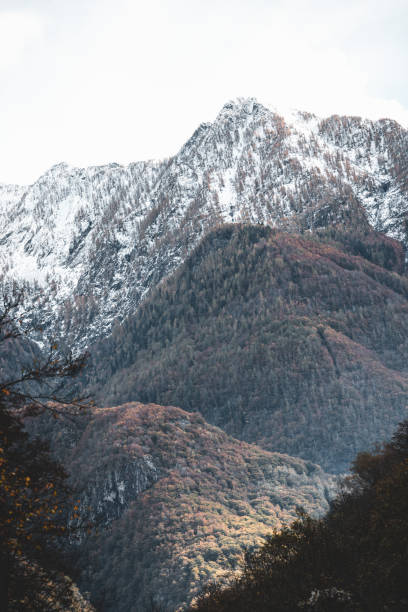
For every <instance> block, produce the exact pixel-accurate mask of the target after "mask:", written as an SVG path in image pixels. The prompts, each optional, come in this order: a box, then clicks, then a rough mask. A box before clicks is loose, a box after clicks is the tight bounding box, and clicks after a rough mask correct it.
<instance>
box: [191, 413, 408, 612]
mask: <svg viewBox="0 0 408 612" xmlns="http://www.w3.org/2000/svg"><path fill="white" fill-rule="evenodd" d="M407 487H408V421H406V422H405V423H403V424H402V425H401V426H400V427H399V429H398V431H397V432H396V434H395V436H394V437H393V439H392V441H391V442H390V443H388V444H387V445H386V446H385V448H383V449H381V450H380V451H378V450H377V452H376V453H375V454H373V455H372V454H369V453H362V454H361V455H360V456H359V457H357V459H356V461H355V462H354V465H353V476H352V477H351V478H349V479H348V480H347V481H346V483H345V485H344V486H343V488H342V491H341V493H340V494H339V495H338V497H337V498H336V499H335V500H334V502H333V504H332V506H331V509H330V511H329V512H328V514H327V515H326V516H325V517H323V518H321V519H319V520H310V519H308V518H304V520H302V521H297V522H296V523H295V524H294V525H292V526H291V528H290V529H287V528H286V529H284V530H283V531H282V532H281V533H277V534H274V536H273V537H270V538H268V541H267V542H266V543H265V544H264V545H263V546H262V547H261V548H260V549H259V550H257V551H254V552H253V554H251V555H248V557H247V559H246V562H245V565H244V567H243V571H242V573H241V575H240V576H239V577H238V578H237V579H235V580H231V583H230V585H229V588H225V589H223V588H222V586H221V587H220V586H218V587H213V588H211V589H209V592H207V593H206V594H203V595H202V596H201V597H200V598H199V601H198V602H197V603H196V605H193V606H192V608H191V610H190V612H192V611H193V610H194V611H195V612H248V611H249V610H251V611H254V612H255V611H256V612H271V610H273V612H294V610H304V611H305V612H384V611H385V610H392V611H393V612H405V611H406V610H407V609H408V583H407V547H408V495H407Z"/></svg>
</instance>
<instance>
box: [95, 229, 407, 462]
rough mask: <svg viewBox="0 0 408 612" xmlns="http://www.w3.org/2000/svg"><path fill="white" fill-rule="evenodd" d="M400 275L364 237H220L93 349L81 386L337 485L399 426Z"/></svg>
mask: <svg viewBox="0 0 408 612" xmlns="http://www.w3.org/2000/svg"><path fill="white" fill-rule="evenodd" d="M404 265H405V264H404V251H403V248H402V246H401V244H400V243H399V242H397V241H395V240H392V239H390V238H388V237H386V236H383V235H381V234H378V233H375V232H372V231H369V232H354V233H352V232H351V231H347V232H344V231H343V230H341V231H340V230H334V229H332V230H324V231H323V230H322V231H320V232H317V233H314V234H312V235H304V236H299V235H296V234H288V233H285V232H280V231H277V230H274V229H271V228H269V227H266V226H260V225H256V226H253V225H252V226H251V225H243V224H232V225H227V226H222V227H220V228H218V229H217V230H214V231H213V232H211V233H209V234H208V235H207V236H206V238H204V239H203V241H202V242H201V243H200V244H199V245H198V247H197V248H196V249H195V250H194V251H193V253H192V254H191V255H190V256H189V257H188V258H187V260H186V262H185V263H184V264H183V265H182V266H181V267H180V268H179V270H178V271H177V272H176V273H175V274H174V275H173V276H171V277H169V278H168V279H167V281H166V282H164V283H162V284H161V285H160V286H159V287H158V288H157V289H156V290H154V291H152V292H151V294H150V296H149V298H147V299H146V300H145V301H144V303H143V304H142V305H141V306H140V308H139V309H138V310H137V312H136V313H135V314H134V315H131V316H129V317H128V318H127V319H125V320H124V321H123V323H122V324H121V325H119V324H118V325H116V326H115V327H114V330H113V333H112V334H111V335H110V336H108V337H107V338H105V339H103V340H101V341H100V342H99V343H97V344H95V345H94V346H93V349H92V359H93V363H94V366H93V368H90V370H89V371H90V374H89V377H88V381H87V383H85V385H87V390H88V391H90V392H91V394H92V395H95V397H96V398H97V401H99V402H102V403H104V404H111V405H112V404H113V405H115V404H118V403H122V402H125V401H129V400H131V399H134V398H138V399H139V400H140V401H145V402H156V403H161V404H169V403H170V404H173V405H177V406H180V407H181V408H183V409H184V410H190V411H197V410H198V411H199V412H200V413H201V414H202V415H203V416H204V417H205V419H206V420H207V421H209V422H210V423H212V424H214V425H217V426H218V427H221V428H222V429H224V430H225V431H227V432H228V433H229V434H231V435H233V436H234V437H237V438H240V439H243V440H246V441H248V442H254V443H256V444H258V445H260V446H262V447H263V448H266V449H269V450H274V451H279V452H284V453H288V454H290V455H294V456H300V457H303V458H304V459H308V460H311V461H315V462H316V463H319V464H320V465H322V466H323V467H324V469H326V470H329V471H334V472H342V471H344V470H347V469H348V467H349V464H350V462H351V461H352V459H353V457H354V456H355V454H356V453H357V452H358V451H360V450H363V449H365V448H369V447H370V446H371V445H373V444H375V443H376V442H379V441H381V440H384V439H386V438H387V437H389V436H390V435H391V433H392V431H393V430H394V428H395V427H396V425H397V424H398V423H399V422H400V421H401V420H402V419H404V418H406V417H407V405H408V375H407V365H406V364H407V359H408V345H407V337H408V279H407V278H406V277H405V276H404V275H402V274H401V272H402V270H403V269H404Z"/></svg>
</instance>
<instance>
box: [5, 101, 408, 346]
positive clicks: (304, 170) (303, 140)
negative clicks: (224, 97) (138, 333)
mask: <svg viewBox="0 0 408 612" xmlns="http://www.w3.org/2000/svg"><path fill="white" fill-rule="evenodd" d="M407 194H408V132H407V131H406V130H404V129H403V128H401V127H400V126H399V125H398V124H397V123H395V122H394V121H391V120H385V119H384V120H380V121H375V122H373V121H368V120H362V119H360V118H357V117H338V116H333V117H330V118H328V119H323V120H321V119H319V118H317V117H316V116H314V115H311V114H308V113H301V112H294V113H291V114H286V115H285V117H283V116H281V115H279V114H278V113H277V112H272V111H270V110H268V109H266V108H265V107H263V106H262V105H260V104H259V103H257V102H256V101H255V100H252V99H248V100H238V101H236V102H230V103H228V104H226V105H225V106H224V107H223V109H222V110H221V112H220V113H219V115H218V117H217V118H216V120H215V121H214V123H206V124H202V125H201V126H200V127H199V128H198V129H197V130H196V131H195V133H194V134H193V136H192V137H191V138H190V140H189V141H188V142H187V143H186V144H185V145H184V146H183V148H182V149H181V150H180V151H179V153H178V154H177V155H175V156H174V157H173V158H170V159H169V160H165V161H163V162H139V163H134V164H130V165H129V166H126V167H123V166H119V165H118V164H109V165H107V166H101V167H91V168H87V169H79V168H72V167H70V166H68V165H67V164H59V165H57V166H54V167H53V168H51V169H50V170H49V171H48V172H46V173H45V174H44V175H43V176H42V177H41V178H40V179H39V180H38V181H37V182H36V183H34V184H33V185H31V186H29V187H26V188H23V187H18V186H4V185H3V186H2V185H0V209H1V210H0V273H1V274H2V278H3V282H5V283H6V285H8V286H12V284H13V283H17V284H18V286H24V287H25V288H26V293H27V295H28V296H30V299H31V306H30V307H31V308H32V312H33V313H39V312H42V313H43V314H42V315H41V316H42V318H41V321H40V322H41V324H42V325H43V326H44V327H45V329H46V330H47V332H48V333H50V334H52V335H53V336H54V337H66V338H67V339H68V341H69V343H71V344H72V343H73V344H74V346H76V347H77V348H84V347H85V346H87V345H89V344H90V343H91V342H92V340H93V339H95V338H97V337H98V336H100V335H102V334H106V333H107V332H108V331H109V329H110V328H111V326H112V324H113V323H114V321H115V320H116V319H119V320H120V319H121V318H122V317H123V316H125V315H126V314H127V313H128V312H130V311H132V310H134V309H135V307H136V306H137V304H138V303H139V302H140V300H141V299H142V297H143V296H144V295H145V294H146V292H147V291H148V290H149V289H150V288H151V287H153V286H155V285H156V284H157V283H158V282H159V281H160V280H161V279H162V278H163V277H164V276H166V275H167V274H169V273H170V272H171V271H173V270H175V269H176V268H177V266H178V265H180V263H181V262H182V261H184V259H185V257H186V255H187V254H188V253H189V252H190V251H191V249H192V248H193V247H194V246H195V245H196V244H197V242H198V240H199V239H200V238H201V237H202V236H203V234H204V233H205V232H206V231H208V230H209V229H211V228H213V227H214V226H216V225H218V224H220V223H224V222H240V221H247V222H252V223H267V224H270V225H273V226H279V227H283V228H286V229H289V230H298V231H302V230H307V229H313V228H315V227H319V226H325V225H328V224H331V223H336V222H341V223H345V224H353V225H356V224H360V225H366V224H368V223H370V224H371V225H372V226H373V227H374V228H376V229H379V230H381V231H385V232H387V233H388V234H389V235H391V236H393V237H396V238H399V239H405V231H406V219H408V195H407ZM33 316H34V314H33ZM37 316H38V315H37Z"/></svg>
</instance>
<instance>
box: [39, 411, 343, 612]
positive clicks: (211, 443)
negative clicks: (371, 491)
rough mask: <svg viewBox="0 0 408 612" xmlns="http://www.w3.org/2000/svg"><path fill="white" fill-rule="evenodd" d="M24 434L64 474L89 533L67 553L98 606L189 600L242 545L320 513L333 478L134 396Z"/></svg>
mask: <svg viewBox="0 0 408 612" xmlns="http://www.w3.org/2000/svg"><path fill="white" fill-rule="evenodd" d="M30 431H31V433H32V434H34V435H35V436H37V435H38V434H41V436H45V437H46V438H47V439H48V440H50V442H51V448H52V449H53V452H54V454H55V456H56V457H57V458H58V459H59V460H60V461H61V462H63V464H64V465H65V466H66V467H67V469H69V471H70V474H71V477H70V481H69V482H70V484H71V485H72V487H74V488H75V491H76V495H77V496H78V498H79V502H78V506H79V512H80V515H81V517H82V520H85V522H89V523H92V524H94V525H95V526H96V527H97V529H96V530H92V531H91V533H90V534H87V533H84V534H83V538H82V540H81V542H80V544H78V545H76V546H74V548H73V549H72V553H73V557H74V565H75V567H76V569H77V572H78V584H79V586H80V587H81V589H82V590H83V592H89V593H90V594H91V598H92V603H93V604H94V605H95V607H96V608H97V609H98V610H106V611H110V612H141V611H142V610H143V611H145V610H149V605H150V601H151V600H152V601H153V602H154V603H155V604H157V605H158V606H160V607H163V608H164V609H165V610H169V611H170V610H175V609H179V608H180V607H181V606H182V605H186V604H188V603H189V602H190V601H191V599H192V598H193V597H194V595H196V594H197V592H198V591H199V589H200V588H202V587H203V585H205V584H206V583H207V582H208V581H209V580H212V579H213V578H214V577H217V578H219V579H222V578H223V576H225V575H227V574H228V572H229V571H230V570H231V569H237V568H238V566H239V565H240V563H241V562H242V561H243V556H244V552H245V550H246V549H252V548H253V547H254V546H255V545H257V544H260V543H261V542H262V540H263V538H264V537H265V536H266V535H267V534H268V533H271V531H272V530H273V529H274V528H276V529H280V528H281V527H282V526H284V525H287V524H288V523H290V522H291V521H292V520H293V519H294V518H295V516H296V510H297V508H298V507H303V508H305V509H306V510H307V511H308V512H309V513H311V514H312V515H314V516H318V515H320V514H321V513H322V512H324V511H325V510H327V508H328V503H329V499H330V497H331V496H332V495H333V493H334V489H335V479H334V478H333V477H330V476H328V475H327V474H325V473H324V472H323V470H322V469H321V468H320V467H319V466H316V465H314V464H312V463H310V462H304V461H302V460H300V459H296V458H293V457H288V456H286V455H280V454H278V453H270V452H268V451H265V450H263V449H261V448H259V447H257V446H255V445H250V444H247V443H245V442H242V441H239V440H235V439H234V438H231V437H230V436H228V435H226V434H225V433H224V432H223V431H221V430H219V429H218V428H216V427H213V426H211V425H208V424H207V423H206V422H205V421H204V419H203V417H202V416H201V415H199V414H197V413H195V414H193V413H187V412H185V411H183V410H181V409H179V408H174V407H163V406H157V405H143V404H138V403H130V404H126V405H123V406H120V407H115V408H105V409H99V408H95V409H92V410H91V411H90V412H88V413H87V414H84V415H82V416H81V418H80V419H79V420H76V422H75V424H73V423H70V422H69V421H65V423H61V422H60V421H59V420H57V421H56V420H55V419H53V418H52V417H51V416H48V418H46V416H45V415H44V417H43V418H42V419H38V418H37V419H32V420H31V422H30Z"/></svg>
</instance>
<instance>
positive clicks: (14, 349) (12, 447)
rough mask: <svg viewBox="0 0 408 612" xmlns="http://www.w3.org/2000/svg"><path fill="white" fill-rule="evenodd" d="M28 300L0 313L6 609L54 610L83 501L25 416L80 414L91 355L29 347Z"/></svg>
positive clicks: (0, 601)
mask: <svg viewBox="0 0 408 612" xmlns="http://www.w3.org/2000/svg"><path fill="white" fill-rule="evenodd" d="M22 306H23V299H22V296H21V295H20V296H17V298H15V299H7V298H4V299H3V308H2V312H1V314H0V609H1V610H4V611H7V610H26V609H30V610H54V609H55V603H56V602H58V603H59V605H62V606H63V608H64V609H67V610H68V609H70V602H71V603H72V583H71V582H70V580H69V579H68V578H66V577H65V572H66V567H65V564H64V561H63V555H62V554H61V544H62V542H63V539H64V538H66V537H68V535H72V534H71V533H70V530H69V529H68V527H67V525H68V517H70V518H78V514H77V510H78V507H77V506H76V505H75V501H74V500H73V499H72V495H71V492H70V490H69V488H68V487H67V486H66V483H65V479H66V474H65V472H64V470H63V468H62V467H61V466H60V465H59V464H58V463H56V462H55V461H53V459H52V458H51V456H50V453H49V449H48V446H47V444H45V443H44V442H41V441H39V440H30V439H29V437H28V435H27V433H26V431H25V430H24V419H25V418H26V417H27V416H31V417H32V416H36V415H38V414H41V413H42V412H44V411H49V412H50V413H51V414H52V415H53V416H54V417H55V418H59V417H71V418H72V417H73V416H74V415H75V414H76V413H78V411H80V410H82V409H84V408H85V407H86V406H87V405H88V402H87V400H86V399H85V398H83V397H76V396H75V387H74V385H73V384H71V383H72V379H73V378H74V377H75V376H76V375H77V374H78V373H79V372H80V371H81V370H82V368H83V367H84V364H85V360H86V355H81V356H79V357H75V358H74V357H73V356H72V354H68V355H65V356H61V355H60V354H59V352H58V347H57V346H56V345H55V344H52V343H51V344H50V345H49V348H48V351H47V352H46V353H44V351H43V352H42V354H43V355H45V356H42V357H41V356H40V355H39V354H38V356H35V353H34V354H33V352H32V351H22V350H21V349H22V347H24V346H29V345H30V339H29V338H30V331H31V330H30V329H29V328H28V329H26V328H24V324H23V320H22V318H21V317H18V313H19V312H21V309H22ZM16 355H17V357H16ZM27 355H29V356H27ZM23 356H24V357H23ZM19 361H20V363H19V364H18V366H17V365H16V363H17V362H19ZM10 363H12V364H13V367H12V368H11V367H10Z"/></svg>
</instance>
